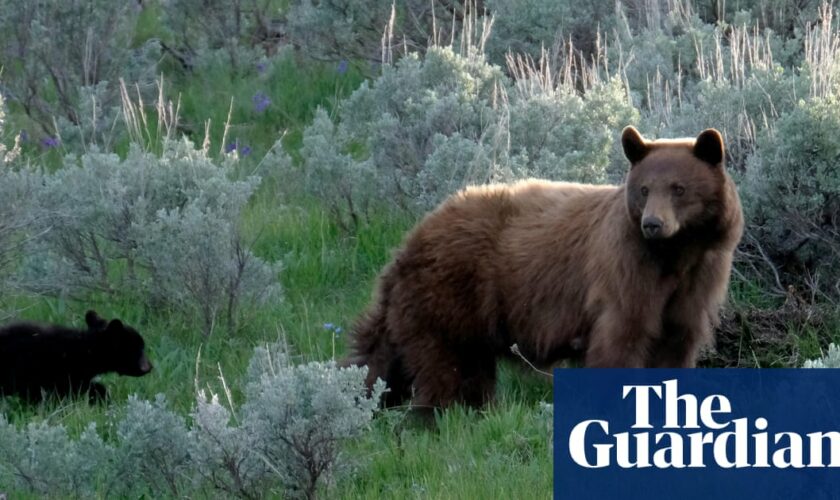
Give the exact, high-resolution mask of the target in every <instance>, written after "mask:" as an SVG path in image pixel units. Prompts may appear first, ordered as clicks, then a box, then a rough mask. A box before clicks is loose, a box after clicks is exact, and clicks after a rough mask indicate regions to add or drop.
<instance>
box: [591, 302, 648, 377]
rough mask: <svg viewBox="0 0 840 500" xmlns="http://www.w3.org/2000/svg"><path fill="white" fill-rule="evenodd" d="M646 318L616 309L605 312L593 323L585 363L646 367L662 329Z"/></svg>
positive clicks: (595, 365) (607, 366)
mask: <svg viewBox="0 0 840 500" xmlns="http://www.w3.org/2000/svg"><path fill="white" fill-rule="evenodd" d="M648 323H649V322H648V321H646V320H644V319H636V320H634V319H633V318H628V317H627V315H626V314H621V312H620V311H618V310H616V309H608V310H606V311H604V312H602V313H601V315H600V316H599V317H598V319H597V320H596V321H595V324H594V325H593V327H592V331H591V333H590V338H589V347H588V349H587V350H586V360H585V364H586V366H587V367H588V368H644V367H645V366H646V365H647V361H648V358H649V353H650V349H651V344H652V339H654V338H655V337H656V336H657V334H658V332H657V331H656V329H655V328H652V326H653V325H649V324H648Z"/></svg>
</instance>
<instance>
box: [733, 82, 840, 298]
mask: <svg viewBox="0 0 840 500" xmlns="http://www.w3.org/2000/svg"><path fill="white" fill-rule="evenodd" d="M838 127H840V98H838V97H831V98H828V99H810V100H807V101H802V102H800V104H799V105H798V106H797V107H796V109H794V110H793V111H791V112H790V113H786V114H784V115H782V116H781V117H780V118H779V119H778V120H777V121H776V122H775V125H774V127H773V129H772V130H769V131H767V133H765V134H763V135H762V137H761V138H760V139H759V141H758V147H757V149H756V153H755V155H754V156H753V157H752V158H751V159H750V162H749V165H748V168H747V173H746V176H745V179H744V189H743V192H744V200H745V209H746V213H747V216H748V219H749V221H750V222H751V225H750V231H751V232H752V233H753V235H754V236H755V238H756V239H757V241H758V242H759V244H761V245H762V246H763V247H764V248H763V251H764V252H765V253H766V254H767V256H768V257H769V258H770V259H771V261H772V262H773V263H774V264H775V265H776V266H777V267H779V268H780V269H781V271H782V272H783V273H785V275H786V277H787V278H789V279H791V278H792V279H793V280H794V283H796V284H801V285H804V286H806V287H811V288H813V289H815V290H818V291H819V292H821V293H822V294H828V295H830V296H832V297H835V298H836V297H838V296H840V273H838V269H837V265H836V264H837V262H840V201H838V200H840V168H838V166H839V165H840V142H838V141H837V134H836V130H838ZM797 278H798V279H797Z"/></svg>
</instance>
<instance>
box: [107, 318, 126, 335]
mask: <svg viewBox="0 0 840 500" xmlns="http://www.w3.org/2000/svg"><path fill="white" fill-rule="evenodd" d="M124 328H125V327H124V326H123V323H122V321H120V320H118V319H112V320H111V322H110V323H108V328H107V330H108V331H109V332H121V331H122V330H123V329H124Z"/></svg>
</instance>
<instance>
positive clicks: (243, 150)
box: [239, 146, 251, 156]
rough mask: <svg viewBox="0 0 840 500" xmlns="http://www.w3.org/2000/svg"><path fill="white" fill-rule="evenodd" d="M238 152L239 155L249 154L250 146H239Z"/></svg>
mask: <svg viewBox="0 0 840 500" xmlns="http://www.w3.org/2000/svg"><path fill="white" fill-rule="evenodd" d="M239 154H240V155H241V156H248V155H249V154H251V146H240V147H239Z"/></svg>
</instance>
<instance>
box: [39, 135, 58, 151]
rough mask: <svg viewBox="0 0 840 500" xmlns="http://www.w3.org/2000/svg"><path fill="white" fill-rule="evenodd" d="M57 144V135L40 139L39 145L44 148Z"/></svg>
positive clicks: (53, 146)
mask: <svg viewBox="0 0 840 500" xmlns="http://www.w3.org/2000/svg"><path fill="white" fill-rule="evenodd" d="M59 144H60V142H59V140H58V137H44V138H43V139H41V146H42V147H44V149H50V148H57V147H58V145H59Z"/></svg>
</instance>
